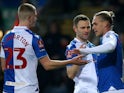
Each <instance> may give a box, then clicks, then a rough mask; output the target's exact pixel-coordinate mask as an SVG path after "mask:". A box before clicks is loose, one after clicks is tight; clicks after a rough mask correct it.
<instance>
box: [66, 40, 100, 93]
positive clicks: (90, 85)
mask: <svg viewBox="0 0 124 93" xmlns="http://www.w3.org/2000/svg"><path fill="white" fill-rule="evenodd" d="M84 46H85V47H93V46H94V45H93V44H92V43H90V42H87V43H86V44H84V42H81V41H79V40H78V39H77V38H75V39H73V40H72V41H71V43H70V44H69V45H68V46H67V49H66V57H67V59H71V58H73V57H75V56H77V55H75V54H71V53H70V52H69V51H70V50H73V49H74V48H77V49H78V48H81V47H82V48H83V47H84ZM96 57H97V56H96V55H94V54H88V55H87V56H85V57H83V60H88V61H89V63H88V64H86V65H82V66H80V70H79V71H78V73H77V74H76V76H75V77H74V79H73V80H74V82H75V89H74V93H91V91H92V93H97V83H98V81H97V73H96V69H95V62H94V61H95V60H96ZM70 66H71V65H68V66H67V67H70Z"/></svg>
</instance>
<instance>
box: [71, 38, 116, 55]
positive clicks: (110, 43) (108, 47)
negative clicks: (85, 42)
mask: <svg viewBox="0 0 124 93" xmlns="http://www.w3.org/2000/svg"><path fill="white" fill-rule="evenodd" d="M116 45H117V39H116V38H115V37H114V36H111V37H109V38H106V39H105V41H104V42H103V44H102V45H99V46H96V47H93V48H85V49H83V48H80V49H74V51H72V53H76V54H77V53H81V54H90V53H110V52H112V51H113V50H114V49H115V47H116Z"/></svg>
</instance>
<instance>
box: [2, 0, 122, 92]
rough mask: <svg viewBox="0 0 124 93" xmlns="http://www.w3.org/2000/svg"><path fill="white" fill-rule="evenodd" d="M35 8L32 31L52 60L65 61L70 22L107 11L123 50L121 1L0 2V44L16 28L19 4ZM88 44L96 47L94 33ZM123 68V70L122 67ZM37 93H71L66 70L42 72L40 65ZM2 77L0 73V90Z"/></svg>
mask: <svg viewBox="0 0 124 93" xmlns="http://www.w3.org/2000/svg"><path fill="white" fill-rule="evenodd" d="M25 2H28V3H31V4H34V5H35V6H36V8H37V11H38V21H37V23H36V26H35V27H34V28H32V30H33V31H34V32H35V33H37V34H39V35H40V36H41V37H42V38H43V40H44V44H45V47H46V50H47V52H48V54H49V56H50V58H52V59H60V60H63V59H65V55H64V52H65V49H66V46H67V44H69V42H70V41H71V40H72V39H73V38H74V36H75V33H74V32H73V29H72V20H73V18H74V17H75V16H76V15H78V14H85V15H87V16H88V17H89V18H90V19H91V21H92V17H93V15H94V13H96V12H99V11H101V10H109V11H113V12H114V13H115V18H114V31H115V32H116V33H118V34H119V35H120V40H121V41H122V43H123V49H124V27H123V26H124V0H0V40H1V39H2V37H3V35H4V34H5V33H6V32H7V31H8V30H11V29H12V28H13V26H14V25H18V18H17V8H18V6H19V5H20V4H21V3H25ZM89 40H90V41H91V42H93V43H94V44H95V45H97V44H98V43H99V42H98V41H99V38H96V37H95V35H94V33H93V31H91V36H90V37H89ZM123 67H124V66H123ZM37 74H38V80H39V87H40V93H73V85H74V82H73V81H72V80H70V79H69V78H68V77H67V75H66V68H61V69H57V70H52V71H45V70H44V68H43V67H42V66H41V65H40V64H39V65H38V69H37ZM2 84H3V73H2V71H1V69H0V90H1V91H2Z"/></svg>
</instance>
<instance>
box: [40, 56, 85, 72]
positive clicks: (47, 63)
mask: <svg viewBox="0 0 124 93" xmlns="http://www.w3.org/2000/svg"><path fill="white" fill-rule="evenodd" d="M40 63H41V64H42V65H43V67H44V68H45V69H46V70H51V69H57V68H61V67H64V66H66V65H67V64H75V65H83V64H87V61H86V60H82V55H79V56H77V57H74V58H73V59H70V60H63V61H60V60H51V59H50V58H49V57H48V56H45V57H43V58H41V59H40Z"/></svg>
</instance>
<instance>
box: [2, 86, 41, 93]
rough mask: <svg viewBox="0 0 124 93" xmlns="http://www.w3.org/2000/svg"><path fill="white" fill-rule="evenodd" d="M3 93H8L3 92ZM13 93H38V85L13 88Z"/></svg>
mask: <svg viewBox="0 0 124 93" xmlns="http://www.w3.org/2000/svg"><path fill="white" fill-rule="evenodd" d="M3 93H8V92H4V91H3ZM14 93H39V87H38V86H36V85H35V86H26V87H23V88H20V89H15V90H14Z"/></svg>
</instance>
